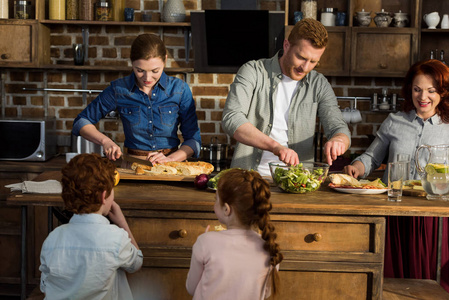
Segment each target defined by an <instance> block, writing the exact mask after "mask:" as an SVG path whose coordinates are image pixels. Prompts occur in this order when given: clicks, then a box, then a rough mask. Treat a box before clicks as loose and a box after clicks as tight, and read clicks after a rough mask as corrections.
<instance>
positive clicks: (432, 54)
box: [430, 50, 435, 59]
mask: <svg viewBox="0 0 449 300" xmlns="http://www.w3.org/2000/svg"><path fill="white" fill-rule="evenodd" d="M430 59H435V53H434V52H433V50H430Z"/></svg>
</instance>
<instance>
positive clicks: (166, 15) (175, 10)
mask: <svg viewBox="0 0 449 300" xmlns="http://www.w3.org/2000/svg"><path fill="white" fill-rule="evenodd" d="M185 19H186V9H185V7H184V3H183V2H182V0H167V2H165V5H164V9H163V11H162V21H164V22H184V21H185Z"/></svg>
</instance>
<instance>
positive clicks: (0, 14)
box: [0, 0, 9, 19]
mask: <svg viewBox="0 0 449 300" xmlns="http://www.w3.org/2000/svg"><path fill="white" fill-rule="evenodd" d="M8 11H9V5H8V0H1V1H0V19H8V18H9V16H8Z"/></svg>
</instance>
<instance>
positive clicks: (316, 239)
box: [313, 233, 323, 242]
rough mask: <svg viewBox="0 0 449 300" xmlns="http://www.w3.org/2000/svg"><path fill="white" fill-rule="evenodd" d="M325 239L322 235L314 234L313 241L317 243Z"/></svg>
mask: <svg viewBox="0 0 449 300" xmlns="http://www.w3.org/2000/svg"><path fill="white" fill-rule="evenodd" d="M322 238H323V237H322V236H321V233H314V234H313V239H314V240H315V242H319V241H321V239H322Z"/></svg>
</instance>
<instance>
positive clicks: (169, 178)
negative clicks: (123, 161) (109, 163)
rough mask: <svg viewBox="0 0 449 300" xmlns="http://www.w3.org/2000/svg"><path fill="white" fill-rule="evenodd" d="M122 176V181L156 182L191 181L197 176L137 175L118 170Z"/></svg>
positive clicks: (132, 171)
mask: <svg viewBox="0 0 449 300" xmlns="http://www.w3.org/2000/svg"><path fill="white" fill-rule="evenodd" d="M117 170H118V172H119V174H120V180H122V179H123V180H154V181H191V182H193V181H194V180H195V177H196V176H185V175H146V174H145V175H137V174H136V173H135V171H134V170H131V169H123V168H117Z"/></svg>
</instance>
